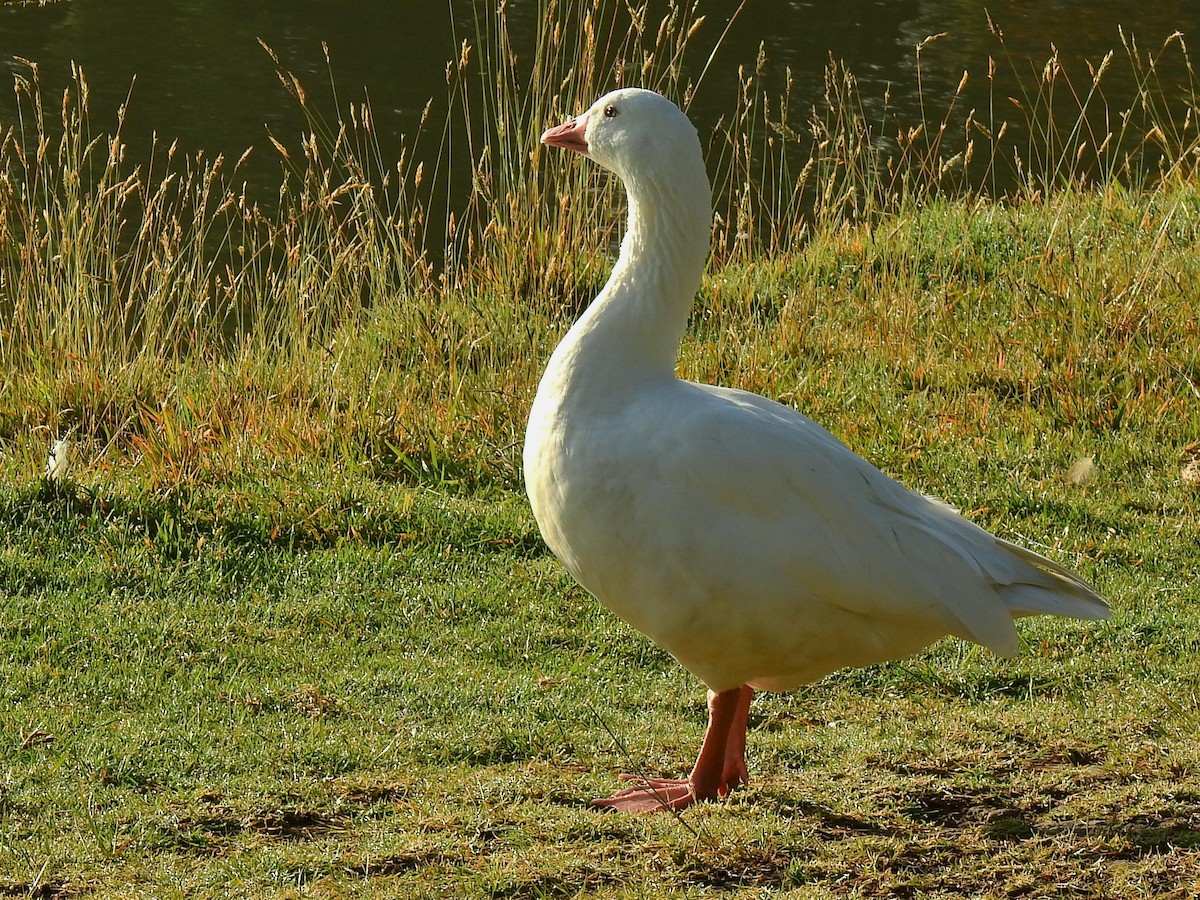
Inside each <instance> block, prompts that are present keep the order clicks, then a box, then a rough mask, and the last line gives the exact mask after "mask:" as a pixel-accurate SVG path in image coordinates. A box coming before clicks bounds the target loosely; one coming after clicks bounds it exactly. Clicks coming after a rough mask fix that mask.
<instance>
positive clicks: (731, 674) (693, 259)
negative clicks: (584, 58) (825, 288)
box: [524, 89, 1108, 810]
mask: <svg viewBox="0 0 1200 900" xmlns="http://www.w3.org/2000/svg"><path fill="white" fill-rule="evenodd" d="M542 140H543V142H544V143H546V144H548V145H551V146H559V147H565V148H567V149H571V150H575V151H577V152H580V153H584V154H585V155H587V156H589V157H590V158H592V159H594V160H595V161H596V162H598V163H600V164H601V165H603V166H605V167H606V168H609V169H611V170H613V171H614V172H616V174H617V175H618V176H620V178H621V179H622V181H623V182H624V184H625V187H626V191H627V194H628V198H629V225H628V229H627V231H626V234H625V237H624V239H623V241H622V245H621V252H620V255H619V258H618V260H617V262H616V265H615V266H614V269H613V272H612V275H611V276H610V278H609V281H608V283H607V284H606V285H605V287H604V289H603V290H602V291H601V292H600V294H599V295H598V296H597V297H596V299H595V301H594V302H593V303H592V305H591V306H590V307H589V308H588V310H587V311H586V312H585V313H584V314H583V316H582V317H581V318H580V319H579V320H578V321H577V322H576V323H575V325H574V326H573V327H572V328H571V330H570V331H569V332H568V334H567V335H566V337H565V338H564V339H563V340H562V342H561V343H560V344H559V345H558V347H557V348H556V349H555V351H554V353H553V355H552V356H551V358H550V361H549V363H548V365H547V368H546V371H545V374H544V376H543V378H542V381H541V384H540V385H539V387H538V391H537V395H536V397H535V400H534V403H533V407H532V411H531V414H530V419H529V425H528V429H527V432H526V442H525V453H524V470H525V480H526V487H527V490H528V493H529V499H530V503H531V505H532V508H533V512H534V516H535V518H536V519H537V522H538V525H539V527H540V529H541V531H542V534H543V536H544V538H545V540H546V542H547V544H548V545H549V547H550V548H551V550H552V551H553V552H554V553H555V555H556V556H557V557H558V558H559V559H560V560H561V561H562V563H563V565H565V566H566V568H567V570H568V571H569V572H570V573H571V575H572V576H574V577H575V578H576V579H577V580H578V581H579V583H580V584H582V585H583V586H584V587H585V588H586V589H587V590H588V591H589V592H591V593H592V594H593V595H594V596H596V597H597V598H598V599H599V600H600V601H601V602H602V603H604V604H605V605H606V606H608V607H609V608H610V609H612V610H613V611H614V612H615V613H617V614H618V615H619V616H621V617H622V618H623V619H625V620H626V621H627V622H629V623H630V624H631V625H633V626H634V627H635V628H637V629H638V630H639V631H642V632H643V633H644V634H646V635H647V636H648V637H650V639H651V640H653V641H654V642H655V643H657V644H658V645H659V646H661V647H663V648H664V649H666V650H667V651H668V652H669V653H671V655H672V656H674V657H675V658H676V659H677V660H678V661H679V662H680V664H682V665H683V666H684V667H685V668H687V669H688V670H689V671H690V672H692V673H693V674H695V675H696V676H697V677H698V678H699V679H700V680H701V681H703V682H704V683H705V684H706V685H707V686H708V688H709V698H710V702H709V707H710V723H709V729H708V733H707V734H706V736H705V741H704V746H703V747H702V749H701V753H700V758H699V759H698V760H697V763H696V766H695V767H694V768H693V771H692V774H691V775H690V776H689V778H688V779H679V780H671V779H656V780H653V781H651V782H641V781H638V782H636V783H634V784H633V785H632V786H630V787H628V788H626V789H625V790H623V791H620V792H618V793H617V794H615V795H614V796H613V797H610V798H606V799H604V800H599V801H596V802H597V803H598V804H600V805H606V806H613V807H616V808H618V809H626V810H650V809H660V808H674V809H679V808H682V807H684V806H686V805H688V804H689V803H691V802H693V801H694V800H696V799H711V798H713V797H715V796H717V795H718V794H724V793H725V792H727V791H728V790H729V789H730V788H732V787H733V786H735V785H736V784H738V783H740V782H741V781H744V780H745V777H746V768H745V762H744V749H745V728H746V715H747V709H748V706H749V702H750V698H751V695H752V691H753V690H755V689H767V690H785V689H788V688H793V687H796V686H797V685H800V684H804V683H806V682H810V681H813V680H815V679H817V678H820V677H821V676H823V675H826V674H828V673H829V672H831V671H833V670H835V669H839V668H843V667H846V666H862V665H869V664H872V663H877V662H881V661H884V660H890V659H897V658H901V657H904V656H908V655H910V654H912V653H914V652H916V651H918V650H920V649H922V648H923V647H925V646H927V645H928V644H930V643H931V642H933V641H935V640H937V639H938V638H940V637H942V636H944V635H947V634H950V635H956V636H958V637H961V638H964V639H967V640H972V641H975V642H977V643H980V644H983V645H985V646H987V647H989V648H991V649H992V650H994V651H996V652H997V653H1000V654H1005V655H1009V654H1012V653H1015V652H1016V651H1017V649H1018V637H1017V633H1016V629H1015V627H1014V625H1013V617H1014V616H1018V615H1023V614H1031V613H1055V614H1059V615H1067V616H1074V617H1078V618H1085V619H1101V618H1104V617H1106V615H1107V612H1108V608H1107V606H1106V604H1105V603H1104V601H1103V600H1102V599H1101V598H1100V597H1099V596H1097V595H1096V593H1095V592H1094V591H1093V590H1092V589H1091V588H1090V587H1089V586H1088V585H1087V584H1086V583H1084V582H1083V581H1082V580H1081V579H1079V578H1078V577H1077V576H1075V575H1074V574H1072V573H1071V572H1069V571H1068V570H1066V569H1065V568H1063V567H1062V566H1060V565H1058V564H1057V563H1054V562H1053V561H1051V560H1049V559H1046V558H1045V557H1043V556H1040V555H1038V554H1036V553H1033V552H1031V551H1028V550H1025V549H1023V548H1020V547H1018V546H1016V545H1014V544H1011V543H1009V542H1007V541H1004V540H1002V539H1000V538H998V537H996V536H994V535H992V534H989V533H988V532H987V531H985V530H983V529H982V528H979V527H978V526H976V525H974V524H972V523H971V522H969V521H967V520H966V519H964V518H963V517H961V516H959V515H958V514H957V513H955V512H954V511H953V510H951V509H950V508H949V507H947V506H945V505H943V504H941V503H939V502H937V501H935V500H932V499H930V498H928V497H926V496H924V495H922V494H919V493H915V492H913V491H910V490H908V489H907V488H905V487H903V486H902V485H900V484H898V483H897V482H896V481H894V480H892V479H891V478H889V477H888V476H887V475H885V474H884V473H883V472H881V471H879V470H878V469H877V468H875V467H874V466H872V465H871V464H870V463H868V462H867V461H866V460H864V459H862V458H861V457H859V456H857V455H856V454H854V453H853V452H851V451H850V450H849V449H848V448H846V447H845V445H843V444H842V443H841V442H840V441H838V440H837V439H836V438H835V437H834V436H833V435H832V434H830V433H829V432H828V431H826V430H825V429H824V428H822V427H821V426H820V425H818V424H816V423H815V422H813V421H812V420H811V419H809V418H807V417H805V416H803V415H801V414H800V413H798V412H796V411H795V410H792V409H790V408H789V407H786V406H783V405H782V404H779V403H776V402H774V401H772V400H769V399H767V398H765V397H761V396H758V395H755V394H751V393H747V392H745V391H739V390H733V389H730V388H724V387H717V386H713V385H705V384H696V383H692V382H688V381H683V380H680V379H679V378H677V377H676V375H675V361H676V356H677V353H678V347H679V342H680V340H681V338H682V335H683V331H684V328H685V326H686V323H687V317H688V313H689V310H690V307H691V304H692V299H693V296H694V295H695V292H696V290H697V289H698V287H699V284H700V278H701V275H702V272H703V268H704V261H705V258H706V256H707V253H708V242H709V229H710V223H711V215H712V213H711V205H710V188H709V184H708V179H707V175H706V173H705V170H704V163H703V155H702V153H701V150H700V144H699V140H698V138H697V135H696V132H695V129H694V128H693V127H692V125H691V123H690V122H689V121H688V119H687V117H686V116H684V115H683V113H682V112H680V111H679V109H678V108H677V107H675V105H674V104H672V103H671V102H670V101H668V100H666V99H665V98H663V97H661V96H659V95H658V94H655V93H652V92H650V91H643V90H638V89H624V90H620V91H614V92H612V93H610V94H608V95H606V96H604V97H602V98H601V99H600V100H598V101H597V102H596V103H595V104H594V105H593V106H592V107H591V108H590V109H589V110H587V111H586V112H585V113H583V114H582V115H580V116H579V117H577V118H576V119H573V120H571V121H570V122H567V123H565V124H563V125H560V126H558V127H557V128H553V129H550V130H549V131H547V132H546V134H545V135H543V138H542Z"/></svg>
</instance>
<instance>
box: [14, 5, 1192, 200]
mask: <svg viewBox="0 0 1200 900" xmlns="http://www.w3.org/2000/svg"><path fill="white" fill-rule="evenodd" d="M486 5H487V4H486V3H483V2H482V0H474V2H473V0H447V2H443V3H436V2H418V0H336V2H335V0H259V2H257V3H245V2H244V0H155V2H147V0H60V2H57V3H53V4H51V5H48V6H44V7H39V6H36V5H22V6H18V5H13V4H11V3H9V4H4V5H2V6H0V70H3V72H4V73H5V74H4V77H5V80H7V73H8V72H12V73H27V72H28V69H27V67H26V65H25V63H24V62H22V60H31V61H33V62H35V63H37V65H38V67H39V73H40V78H41V80H42V83H43V84H44V85H45V86H46V88H47V89H48V90H49V92H50V93H51V94H56V93H57V92H59V91H61V90H62V88H63V87H65V86H66V85H67V84H69V83H70V73H71V64H72V62H75V63H78V64H79V65H81V66H82V68H83V70H84V72H85V73H86V76H87V80H88V83H89V85H90V89H91V94H90V96H91V102H90V108H91V117H92V124H93V128H94V130H107V129H110V128H111V127H112V124H113V122H114V121H115V112H116V110H117V108H118V106H119V105H120V104H122V103H123V102H124V101H125V100H126V97H127V96H128V97H129V99H130V107H129V110H130V111H129V115H128V120H127V126H126V136H127V140H128V142H129V143H130V145H131V152H132V153H134V155H135V156H136V155H137V154H138V153H139V152H141V151H139V145H140V146H141V147H145V146H148V144H149V140H150V135H151V134H157V135H158V136H159V137H160V138H163V139H166V140H168V141H169V140H171V139H176V138H178V139H179V141H180V145H181V148H182V149H183V150H185V151H188V152H195V151H197V150H200V149H204V150H205V151H207V152H208V153H209V155H212V154H215V153H223V154H225V155H226V156H228V157H233V158H237V157H238V156H240V155H241V153H242V151H243V150H245V149H246V148H247V147H250V146H255V147H256V148H257V149H256V152H255V153H254V154H253V155H252V157H251V159H250V160H249V163H248V166H247V168H246V169H245V173H246V174H247V176H248V177H249V178H250V179H251V181H252V183H253V184H257V185H258V186H259V187H260V188H261V189H262V190H263V191H264V192H265V191H268V190H270V191H273V190H274V188H275V187H277V185H278V180H279V165H280V163H279V161H278V158H277V157H276V156H275V155H274V154H273V152H272V151H271V150H270V147H269V145H268V144H267V141H266V134H267V129H270V131H271V132H272V133H274V134H276V135H278V136H280V138H281V139H283V140H284V141H285V142H289V143H292V144H294V143H295V141H296V140H297V139H298V136H299V134H300V133H301V131H302V129H303V127H304V120H303V117H302V115H301V113H300V111H299V110H298V109H297V107H296V104H295V102H294V101H293V100H292V99H291V98H290V97H289V96H288V95H287V93H286V92H285V91H284V90H283V88H282V87H281V86H280V84H279V82H278V80H277V78H276V75H275V72H274V67H273V64H272V62H271V60H270V58H269V57H268V55H267V53H266V52H265V51H264V50H263V49H262V47H261V46H260V44H259V40H260V39H261V40H262V41H264V42H265V43H266V44H268V45H270V46H271V47H272V48H274V50H275V51H276V53H277V54H278V55H279V57H280V59H281V61H282V63H283V65H284V66H286V67H287V68H288V69H290V70H291V71H294V72H295V73H296V74H297V75H299V76H300V78H301V80H302V81H303V82H304V84H305V85H306V87H307V88H308V89H309V92H310V93H312V94H319V93H325V94H328V85H329V80H330V68H329V67H328V66H327V64H326V60H325V53H324V50H323V48H322V43H323V42H324V43H325V44H327V45H328V48H329V54H330V57H331V60H332V63H331V65H332V73H333V80H334V83H335V84H336V87H337V90H338V93H339V95H340V97H341V99H342V101H343V102H346V101H349V100H358V99H360V98H361V96H362V93H363V91H364V90H365V91H366V92H367V93H368V94H369V95H370V97H371V100H372V105H373V108H374V111H375V118H376V123H377V128H378V131H379V133H380V135H381V137H382V139H383V142H384V145H385V146H384V150H385V152H387V150H388V146H387V145H388V144H391V145H393V146H395V147H397V148H398V147H399V136H400V135H401V134H410V133H412V131H413V130H414V129H415V128H416V127H417V122H418V118H419V116H420V113H421V110H422V109H423V108H424V107H425V104H426V101H427V100H429V99H430V98H434V99H435V101H442V102H444V99H445V96H446V79H445V71H446V63H447V61H449V60H451V59H453V58H455V57H456V55H457V49H456V48H457V45H458V43H459V41H460V40H461V39H462V38H463V37H466V36H469V35H471V34H473V24H472V16H473V15H474V13H475V12H476V11H477V9H481V8H483V7H484V6H486ZM619 6H620V9H619V10H618V11H616V12H615V13H614V14H615V15H617V17H618V18H620V17H621V16H625V15H627V14H626V13H625V12H624V9H623V8H624V4H623V3H622V4H619ZM663 6H664V4H663V3H661V2H660V3H658V4H657V6H656V4H655V3H653V2H652V3H651V10H652V13H651V17H652V20H653V21H656V19H654V11H655V10H656V8H661V7H663ZM739 6H741V7H742V8H741V11H740V13H738V14H737V15H736V17H735V16H734V14H735V12H736V11H737V10H738V9H739ZM985 7H986V8H987V10H988V12H990V15H991V18H992V20H993V21H994V22H995V25H996V26H997V27H998V28H999V29H1001V30H1002V32H1003V36H1004V40H1003V44H1002V43H1001V42H1000V41H999V40H998V39H997V37H996V35H995V34H994V33H992V32H991V31H990V30H989V26H988V12H985ZM699 10H700V12H701V13H702V14H705V15H706V16H707V20H706V23H705V25H704V26H703V30H702V32H701V33H700V35H699V36H698V37H699V38H700V40H699V42H698V43H699V44H700V45H703V46H705V47H711V46H712V44H713V43H714V42H715V41H716V40H717V38H718V36H720V35H721V33H722V31H723V30H724V29H725V28H726V25H727V24H728V23H729V22H730V19H731V17H733V22H732V24H731V25H729V27H728V34H727V35H726V37H725V38H724V40H723V41H722V43H721V45H720V48H719V50H718V52H717V55H716V58H715V60H714V62H713V64H712V66H711V68H710V70H709V74H708V75H707V77H706V78H705V80H704V82H703V86H702V89H701V91H700V92H699V93H698V95H697V97H696V99H695V102H694V104H693V107H692V110H691V112H692V114H693V115H694V117H695V118H696V119H697V120H698V121H699V122H701V123H704V122H711V121H713V120H715V118H716V117H717V116H719V115H720V114H721V113H723V112H727V111H729V110H730V109H731V108H732V106H733V101H734V97H735V92H736V89H737V76H736V72H737V68H738V66H739V65H746V66H749V67H753V65H754V61H755V58H756V57H757V55H758V52H759V47H760V45H761V46H762V47H763V48H764V49H765V54H766V60H767V68H766V70H765V71H764V77H765V79H766V81H767V82H768V84H771V83H773V84H774V86H775V88H776V89H778V87H779V86H780V85H781V84H782V81H783V73H784V71H785V69H790V70H791V72H792V73H793V77H794V79H795V88H794V96H796V97H797V98H799V99H800V100H801V101H802V102H803V103H805V104H808V103H810V102H815V101H817V100H818V99H819V98H820V94H821V90H822V74H823V71H824V68H825V66H826V64H827V62H828V60H829V58H830V57H831V56H832V57H834V58H836V59H839V60H843V61H844V62H845V63H846V64H847V65H848V67H849V69H850V71H851V72H853V73H854V74H855V75H856V76H857V78H858V80H859V83H860V85H861V89H862V95H863V97H864V102H865V106H866V109H867V111H868V114H869V115H870V114H871V113H872V110H878V109H882V106H883V104H884V97H885V96H886V97H888V100H887V105H888V107H889V109H890V110H892V111H893V112H894V113H895V114H896V115H897V118H898V119H900V120H903V119H904V118H905V117H908V118H909V119H911V120H913V121H916V120H917V118H918V117H919V115H920V110H921V105H922V104H924V105H925V107H926V108H927V109H931V110H934V111H935V112H934V115H935V116H940V113H941V111H942V110H944V109H945V108H946V105H947V104H948V103H949V100H950V98H951V97H952V96H953V94H954V92H955V89H956V88H957V86H958V85H959V82H960V80H961V78H962V75H963V73H964V72H968V73H970V78H969V80H968V87H967V94H966V98H965V102H966V103H967V104H969V105H970V106H974V107H977V108H985V107H986V106H987V105H988V104H989V103H991V102H994V101H995V98H996V96H997V89H996V87H995V86H992V85H989V79H988V60H989V57H995V58H996V59H997V60H998V62H999V63H1000V65H999V66H998V68H999V69H1000V70H1002V72H1007V73H1009V74H1011V73H1012V72H1013V71H1021V72H1024V73H1027V74H1028V73H1036V72H1040V71H1041V69H1042V67H1043V66H1044V64H1045V62H1046V60H1047V59H1048V58H1049V56H1050V54H1051V52H1052V47H1053V48H1057V50H1058V52H1059V53H1060V54H1061V59H1062V60H1063V62H1064V65H1065V66H1066V71H1067V72H1068V74H1070V76H1071V77H1072V79H1073V81H1074V82H1075V83H1076V86H1077V87H1078V88H1081V89H1084V90H1086V88H1087V86H1088V85H1089V84H1090V77H1089V75H1088V70H1087V67H1086V66H1087V63H1088V62H1089V61H1090V62H1091V63H1093V64H1098V63H1099V61H1100V60H1101V59H1102V58H1103V56H1104V54H1105V53H1106V52H1108V51H1109V50H1115V51H1116V53H1117V60H1116V63H1115V64H1114V66H1113V67H1112V70H1111V72H1110V73H1109V74H1108V75H1106V78H1105V82H1104V85H1105V93H1106V96H1107V98H1108V99H1109V100H1110V102H1111V104H1112V106H1113V107H1114V109H1115V108H1119V106H1120V105H1121V104H1122V103H1123V102H1128V98H1129V97H1132V96H1133V92H1134V90H1135V84H1134V81H1135V76H1134V75H1133V69H1132V67H1130V66H1129V65H1128V64H1127V63H1125V62H1124V61H1125V59H1126V51H1125V50H1124V49H1123V47H1122V29H1123V32H1124V35H1125V37H1126V38H1131V37H1132V38H1134V39H1136V41H1137V42H1138V46H1139V48H1142V49H1144V50H1146V51H1149V52H1157V51H1158V50H1159V49H1160V48H1162V46H1163V44H1164V41H1165V40H1166V39H1167V38H1168V37H1169V36H1170V35H1172V34H1173V33H1174V32H1177V31H1179V32H1183V33H1184V35H1190V34H1193V33H1194V32H1195V31H1196V30H1197V26H1200V3H1196V2H1195V0H1156V2H1153V3H1147V2H1145V0H990V2H988V0H838V2H836V3H835V2H829V0H787V2H782V0H771V2H767V0H748V2H746V3H745V4H744V5H743V4H741V3H740V0H701V2H700V4H699ZM508 11H509V16H510V19H511V23H512V30H513V43H514V46H515V49H516V52H517V53H518V54H521V53H522V52H525V50H526V48H527V47H529V46H530V45H531V43H532V36H533V34H534V32H535V29H536V25H537V17H538V15H539V4H538V3H537V2H536V0H509V2H508ZM935 34H942V35H944V36H942V37H941V38H939V39H938V40H937V41H935V42H934V43H932V44H929V45H928V46H927V47H926V48H925V49H924V50H923V51H922V54H921V79H920V88H919V89H918V79H917V72H916V56H917V54H916V47H917V44H918V43H919V42H921V41H922V40H923V39H924V38H926V37H928V36H930V35H935ZM705 52H707V51H705ZM702 62H703V60H702V59H700V60H691V61H690V62H689V64H688V65H689V66H690V67H691V68H692V69H693V70H698V69H699V67H700V65H701V64H702ZM1122 63H1124V64H1122ZM1031 77H1033V76H1031ZM1188 78H1189V73H1188V72H1187V70H1186V68H1185V66H1184V65H1183V56H1182V54H1181V53H1180V52H1179V47H1178V44H1177V43H1176V44H1175V45H1173V47H1172V48H1170V49H1169V50H1168V52H1167V53H1166V54H1165V56H1164V64H1163V67H1162V70H1161V71H1160V73H1159V77H1158V81H1159V82H1160V83H1161V86H1162V90H1163V93H1164V94H1165V95H1167V96H1168V97H1170V96H1171V95H1173V94H1175V95H1178V96H1182V94H1183V93H1184V91H1185V88H1186V86H1187V83H1188ZM1014 85H1015V83H1014ZM322 88H324V90H322ZM1008 90H1011V91H1013V92H1015V91H1016V90H1017V88H1016V87H1015V86H1007V87H1003V86H1002V87H1000V88H999V95H1000V99H1001V102H1003V99H1004V98H1003V95H1004V93H1005V92H1006V91H1008ZM14 116H15V101H14V95H13V92H12V91H11V90H8V89H3V90H0V125H2V126H4V127H7V126H8V125H10V124H11V123H12V122H13V120H14ZM267 196H269V195H267Z"/></svg>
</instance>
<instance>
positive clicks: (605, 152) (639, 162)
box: [542, 88, 707, 189]
mask: <svg viewBox="0 0 1200 900" xmlns="http://www.w3.org/2000/svg"><path fill="white" fill-rule="evenodd" d="M542 143H543V144H547V145H549V146H551V147H562V148H564V149H567V150H574V151H575V152H576V153H582V154H583V155H585V156H587V157H588V158H589V159H592V160H594V161H595V162H597V163H599V164H600V165H601V166H603V167H604V168H606V169H609V170H610V171H612V172H615V173H616V174H617V175H618V176H619V177H620V178H621V180H622V181H624V182H625V184H626V186H627V187H628V188H631V189H636V186H637V185H638V184H644V183H657V184H664V183H671V182H674V181H678V179H679V176H680V171H681V169H682V170H684V171H687V170H688V169H695V168H696V166H697V165H698V166H699V169H700V172H701V173H703V165H704V164H703V153H702V152H701V149H700V138H699V136H698V135H697V134H696V129H695V126H693V125H692V123H691V122H690V121H689V120H688V117H687V116H685V115H684V114H683V112H682V111H680V109H679V107H677V106H676V105H675V104H674V103H672V102H671V101H670V100H668V99H667V98H666V97H663V96H662V95H661V94H656V93H655V92H654V91H647V90H643V89H641V88H621V89H619V90H615V91H611V92H610V93H607V94H605V95H604V96H603V97H601V98H600V99H599V100H597V101H596V102H595V103H593V104H592V105H591V107H590V108H588V109H587V110H586V111H585V112H583V113H581V114H580V115H578V116H576V117H575V118H574V119H571V120H570V121H567V122H564V123H563V124H561V125H556V126H555V127H553V128H550V129H548V130H547V131H546V132H545V134H543V135H542ZM705 187H706V188H707V179H706V180H705Z"/></svg>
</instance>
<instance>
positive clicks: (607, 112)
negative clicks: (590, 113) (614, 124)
mask: <svg viewBox="0 0 1200 900" xmlns="http://www.w3.org/2000/svg"><path fill="white" fill-rule="evenodd" d="M620 114H621V111H620V110H619V109H617V108H616V107H615V106H606V107H604V118H606V119H615V118H616V117H617V116H619V115H620Z"/></svg>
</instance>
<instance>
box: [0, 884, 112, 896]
mask: <svg viewBox="0 0 1200 900" xmlns="http://www.w3.org/2000/svg"><path fill="white" fill-rule="evenodd" d="M90 890H91V888H89V887H86V886H85V885H81V884H71V883H70V882H69V881H62V882H57V881H38V882H29V881H14V882H6V883H0V897H28V898H31V900H74V898H75V897H82V896H83V895H84V894H86V893H87V892H88V891H90Z"/></svg>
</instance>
